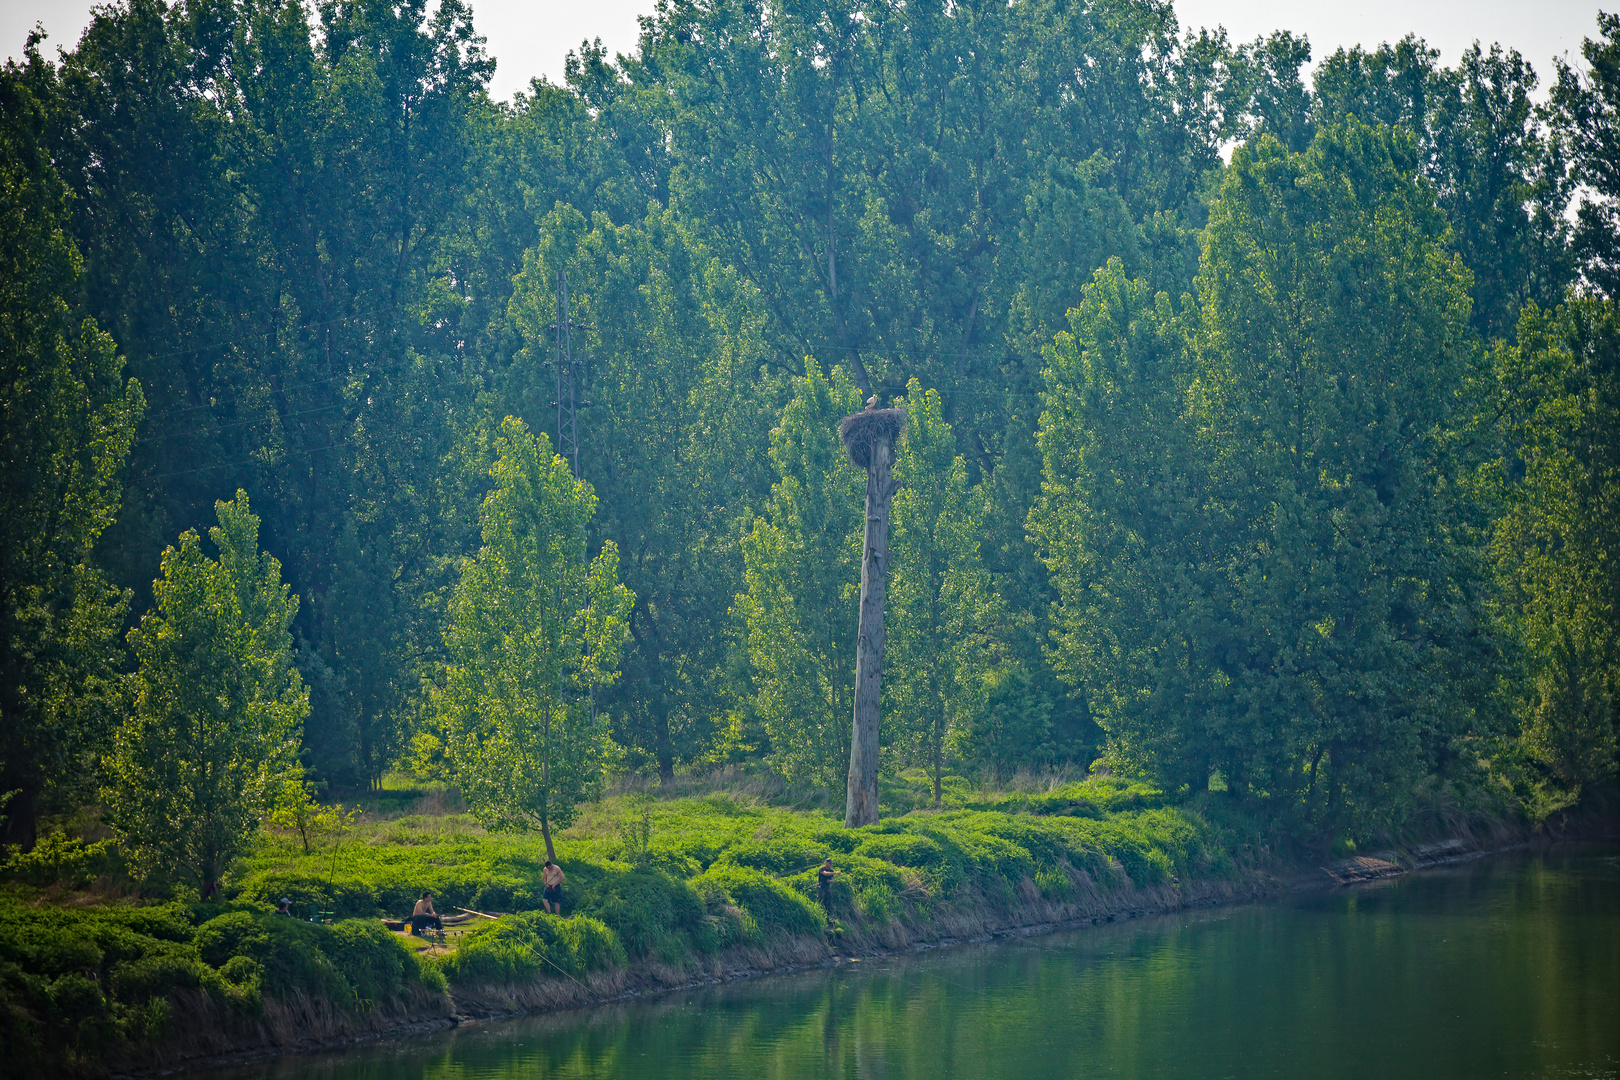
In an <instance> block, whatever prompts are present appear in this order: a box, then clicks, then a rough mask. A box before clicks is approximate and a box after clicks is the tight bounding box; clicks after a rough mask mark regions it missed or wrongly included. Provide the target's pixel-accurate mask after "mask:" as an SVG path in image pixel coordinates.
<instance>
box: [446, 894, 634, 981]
mask: <svg viewBox="0 0 1620 1080" xmlns="http://www.w3.org/2000/svg"><path fill="white" fill-rule="evenodd" d="M626 963H627V960H626V957H625V953H624V949H623V948H622V947H621V946H620V944H619V941H618V939H617V937H616V936H615V935H614V933H613V931H612V930H610V929H609V928H608V927H607V926H606V925H605V924H604V923H602V922H601V921H600V920H598V919H592V918H588V917H586V916H583V915H576V916H574V917H572V918H568V919H563V918H559V917H557V916H555V915H545V914H542V913H540V912H525V913H523V914H519V915H507V916H504V917H502V918H501V919H500V920H499V921H498V922H496V923H495V924H494V925H493V926H490V927H489V928H487V929H484V930H477V931H474V932H473V933H470V934H468V935H466V937H464V938H463V939H462V941H461V946H460V948H458V949H457V950H456V951H455V952H454V953H452V954H451V955H449V956H447V957H445V958H444V959H442V960H440V961H439V962H438V967H439V970H440V971H442V972H443V974H444V977H445V978H446V979H447V980H448V981H449V982H450V983H451V984H452V985H455V986H467V985H472V984H478V983H497V984H512V983H525V982H533V981H534V980H536V979H541V978H548V977H551V978H561V977H564V976H567V977H570V978H579V977H581V976H583V975H585V974H587V973H588V972H592V971H605V970H608V969H611V968H615V967H623V966H624V965H625V964H626Z"/></svg>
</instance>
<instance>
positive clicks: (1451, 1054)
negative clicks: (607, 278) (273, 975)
mask: <svg viewBox="0 0 1620 1080" xmlns="http://www.w3.org/2000/svg"><path fill="white" fill-rule="evenodd" d="M1617 886H1620V858H1616V857H1615V856H1614V854H1613V852H1612V850H1610V851H1597V850H1591V849H1587V850H1561V851H1558V852H1555V853H1553V854H1551V855H1548V856H1528V855H1524V856H1504V857H1499V858H1495V859H1492V860H1489V861H1484V862H1478V863H1473V864H1470V865H1466V866H1462V867H1458V868H1455V869H1451V870H1445V871H1433V872H1429V873H1426V874H1422V875H1415V876H1411V877H1405V878H1398V879H1394V880H1391V881H1387V882H1382V883H1375V884H1372V885H1369V886H1365V887H1360V888H1355V889H1344V890H1335V891H1332V892H1323V893H1315V894H1310V895H1305V896H1299V897H1295V898H1292V899H1289V900H1286V901H1282V902H1275V903H1271V904H1264V905H1256V906H1252V907H1243V908H1236V909H1224V910H1220V911H1212V912H1193V913H1187V914H1183V915H1179V916H1174V917H1167V918H1163V919H1155V920H1146V921H1141V922H1133V923H1123V924H1115V925H1113V926H1107V927H1099V928H1094V929H1089V930H1085V931H1076V932H1071V933H1066V934H1059V935H1053V936H1049V937H1042V938H1035V939H1029V940H1025V941H1020V942H1014V943H1002V944H996V945H986V946H970V947H966V948H960V949H953V950H947V951H942V952H938V953H933V954H925V955H922V956H916V957H909V958H904V959H896V960H885V961H878V962H866V963H860V964H850V965H847V966H845V967H842V968H839V969H833V970H821V971H815V972H809V973H800V974H796V975H792V976H784V977H780V978H771V979H763V980H757V981H752V982H747V983H739V984H734V985H731V986H727V987H718V988H714V989H711V990H706V991H703V992H698V993H688V994H683V995H678V996H672V997H667V998H663V999H660V1000H656V1001H651V1002H644V1003H638V1004H634V1005H627V1006H615V1007H608V1008H603V1009H597V1010H593V1011H589V1012H582V1013H574V1014H565V1015H559V1016H552V1017H540V1018H535V1019H530V1020H521V1021H515V1022H510V1023H505V1024H497V1025H485V1026H469V1027H465V1028H463V1029H461V1030H459V1031H456V1032H453V1033H450V1034H447V1035H445V1036H442V1037H436V1038H431V1039H422V1040H413V1041H409V1042H406V1043H403V1044H400V1045H398V1046H394V1047H374V1048H367V1049H364V1050H361V1051H358V1052H351V1053H348V1054H344V1055H326V1056H322V1057H314V1058H311V1057H304V1058H294V1059H287V1060H284V1061H282V1062H279V1063H275V1064H273V1065H269V1066H263V1067H258V1068H254V1069H244V1070H235V1071H232V1072H229V1073H220V1074H216V1076H217V1077H218V1078H221V1080H222V1078H223V1077H226V1076H229V1077H231V1078H232V1080H249V1078H252V1080H272V1078H274V1080H293V1078H300V1080H303V1078H308V1080H315V1078H320V1080H372V1078H377V1080H381V1078H384V1077H387V1078H422V1080H429V1078H432V1080H516V1078H518V1077H523V1078H532V1077H544V1078H557V1080H598V1078H602V1080H606V1078H615V1080H639V1078H653V1077H656V1078H658V1080H687V1078H691V1080H697V1078H704V1080H707V1078H715V1077H750V1078H754V1077H759V1078H772V1080H809V1078H816V1080H822V1078H827V1080H840V1078H861V1080H884V1078H894V1080H912V1078H917V1080H921V1078H929V1080H934V1078H942V1077H984V1078H987V1080H996V1078H1008V1080H1013V1078H1017V1080H1044V1078H1059V1077H1061V1078H1064V1080H1083V1078H1091V1077H1121V1078H1138V1077H1141V1078H1147V1077H1154V1078H1158V1077H1164V1078H1178V1080H1179V1078H1200V1080H1202V1078H1211V1080H1213V1078H1220V1077H1234V1078H1237V1077H1241V1078H1245V1080H1247V1078H1261V1077H1289V1078H1293V1077H1322V1078H1338V1077H1345V1078H1349V1077H1355V1078H1358V1080H1360V1078H1364V1077H1391V1078H1404V1077H1411V1078H1414V1080H1416V1078H1422V1080H1436V1078H1446V1077H1457V1078H1463V1077H1467V1078H1483V1077H1511V1078H1521V1077H1547V1078H1553V1077H1616V1076H1620V888H1617Z"/></svg>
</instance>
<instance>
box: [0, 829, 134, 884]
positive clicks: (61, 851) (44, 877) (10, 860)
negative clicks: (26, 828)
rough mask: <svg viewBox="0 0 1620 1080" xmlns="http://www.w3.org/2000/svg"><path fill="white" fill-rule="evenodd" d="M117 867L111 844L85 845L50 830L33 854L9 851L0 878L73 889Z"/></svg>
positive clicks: (0, 868) (1, 867) (64, 834)
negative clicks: (58, 885)
mask: <svg viewBox="0 0 1620 1080" xmlns="http://www.w3.org/2000/svg"><path fill="white" fill-rule="evenodd" d="M116 864H117V855H116V853H115V851H114V844H113V842H112V841H111V840H97V841H96V842H95V843H92V844H87V843H85V842H84V841H83V840H81V839H80V838H78V837H77V836H69V835H67V833H65V832H63V831H62V830H61V829H59V828H58V829H52V830H51V831H49V832H47V833H46V834H45V836H44V837H43V838H42V839H41V840H40V841H39V843H38V844H36V845H35V846H34V849H33V850H32V851H23V850H21V849H19V848H11V849H9V850H8V853H7V855H6V858H5V860H4V861H3V862H0V875H3V876H5V877H8V878H12V879H15V880H18V881H26V882H29V883H30V884H34V885H53V884H61V885H66V886H67V887H68V888H76V887H81V886H84V885H87V884H89V882H90V881H91V879H92V878H94V877H96V876H97V875H98V874H100V873H103V872H105V871H107V870H109V869H111V868H112V867H114V866H115V865H116Z"/></svg>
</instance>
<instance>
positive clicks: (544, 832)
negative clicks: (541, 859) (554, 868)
mask: <svg viewBox="0 0 1620 1080" xmlns="http://www.w3.org/2000/svg"><path fill="white" fill-rule="evenodd" d="M540 835H541V836H543V837H545V838H546V859H547V861H549V862H556V861H557V850H556V849H555V848H553V847H552V846H551V821H550V819H549V818H548V817H547V816H546V815H545V814H541V815H540Z"/></svg>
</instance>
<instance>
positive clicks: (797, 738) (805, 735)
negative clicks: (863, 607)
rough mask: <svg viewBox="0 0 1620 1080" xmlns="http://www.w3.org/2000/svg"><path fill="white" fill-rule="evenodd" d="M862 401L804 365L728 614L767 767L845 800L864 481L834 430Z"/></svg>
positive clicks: (774, 447) (776, 433)
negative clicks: (773, 478)
mask: <svg viewBox="0 0 1620 1080" xmlns="http://www.w3.org/2000/svg"><path fill="white" fill-rule="evenodd" d="M860 405H861V392H860V390H859V389H857V388H856V386H855V385H854V383H852V382H851V381H850V379H849V377H848V376H847V375H845V374H844V372H843V371H842V370H841V369H839V368H834V369H833V371H832V375H831V377H830V378H828V377H826V376H823V375H822V373H821V369H820V368H818V367H817V366H816V364H815V362H814V361H807V362H806V365H805V373H804V375H803V377H801V378H798V379H795V380H794V395H793V400H792V401H790V402H789V403H788V405H787V407H786V408H785V409H783V411H782V419H781V422H780V423H778V424H777V426H776V427H775V428H774V429H773V430H772V431H771V450H770V459H771V463H772V465H774V466H775V468H776V471H777V475H778V476H779V479H778V480H777V482H776V484H775V486H773V487H772V488H771V497H770V500H769V502H768V503H767V504H766V507H765V513H764V514H762V515H760V516H759V517H757V518H755V519H754V520H753V523H752V526H751V527H750V529H749V530H748V531H747V532H746V533H745V534H744V536H743V542H742V547H743V564H744V568H745V569H744V585H745V590H744V591H743V592H742V593H741V594H739V595H738V597H737V600H736V604H735V608H736V611H737V613H738V614H739V615H740V616H741V620H742V623H743V628H744V643H745V646H746V648H747V652H748V659H749V663H750V666H751V669H752V673H753V708H754V711H755V713H756V714H757V715H758V716H759V718H760V720H761V722H762V724H763V727H764V729H765V733H766V736H767V737H768V739H769V740H770V746H769V749H768V759H769V761H770V762H771V764H772V765H773V766H774V767H775V768H776V769H777V771H779V772H780V773H781V774H782V775H783V776H785V777H787V778H788V779H789V780H800V781H805V782H809V783H813V784H816V785H818V786H820V787H823V788H825V789H826V790H827V791H829V792H837V791H842V790H843V788H844V780H845V774H846V772H847V770H848V767H849V739H850V717H851V715H852V713H853V709H854V673H855V633H856V623H857V614H858V612H857V605H858V601H859V589H860V565H861V540H862V522H861V505H862V502H861V500H862V491H863V489H864V487H865V479H864V477H863V476H862V474H861V473H859V472H857V471H856V470H855V469H853V468H851V467H850V464H849V461H848V459H847V457H846V456H845V453H844V448H843V447H842V446H841V445H840V443H839V440H838V421H839V420H840V419H841V418H843V417H844V416H845V415H847V414H849V413H852V412H854V411H855V410H857V409H858V408H860Z"/></svg>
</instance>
